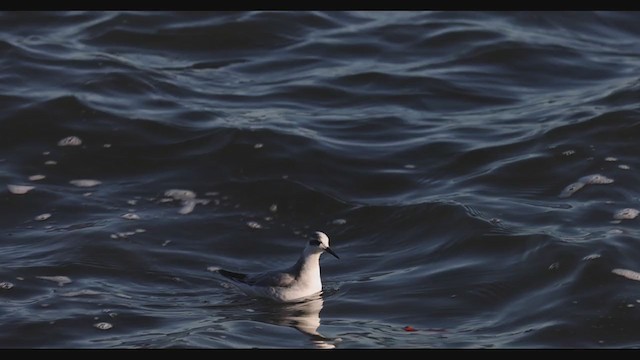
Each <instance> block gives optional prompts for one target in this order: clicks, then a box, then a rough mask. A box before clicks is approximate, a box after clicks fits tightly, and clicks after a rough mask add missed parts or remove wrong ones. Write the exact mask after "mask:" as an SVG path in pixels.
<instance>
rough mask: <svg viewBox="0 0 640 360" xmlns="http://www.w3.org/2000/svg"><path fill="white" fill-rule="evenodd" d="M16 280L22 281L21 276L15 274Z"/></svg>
mask: <svg viewBox="0 0 640 360" xmlns="http://www.w3.org/2000/svg"><path fill="white" fill-rule="evenodd" d="M16 280H20V281H22V280H24V278H23V277H22V276H16Z"/></svg>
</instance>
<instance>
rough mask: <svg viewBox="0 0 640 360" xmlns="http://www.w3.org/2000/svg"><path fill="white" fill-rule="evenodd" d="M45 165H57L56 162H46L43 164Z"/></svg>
mask: <svg viewBox="0 0 640 360" xmlns="http://www.w3.org/2000/svg"><path fill="white" fill-rule="evenodd" d="M44 164H45V165H49V166H53V165H58V162H57V161H54V160H47V161H45V162H44Z"/></svg>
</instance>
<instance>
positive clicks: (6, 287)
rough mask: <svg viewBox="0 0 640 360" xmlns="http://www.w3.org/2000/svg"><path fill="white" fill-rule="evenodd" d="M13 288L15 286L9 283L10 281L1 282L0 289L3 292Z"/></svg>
mask: <svg viewBox="0 0 640 360" xmlns="http://www.w3.org/2000/svg"><path fill="white" fill-rule="evenodd" d="M12 287H13V284H12V283H10V282H8V281H3V282H0V289H2V290H9V289H11V288H12Z"/></svg>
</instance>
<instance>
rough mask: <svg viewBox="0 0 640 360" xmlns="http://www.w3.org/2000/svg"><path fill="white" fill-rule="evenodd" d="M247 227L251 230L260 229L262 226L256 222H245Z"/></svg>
mask: <svg viewBox="0 0 640 360" xmlns="http://www.w3.org/2000/svg"><path fill="white" fill-rule="evenodd" d="M247 226H248V227H250V228H252V229H262V225H260V223H258V222H257V221H247Z"/></svg>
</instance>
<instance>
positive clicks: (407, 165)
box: [404, 164, 416, 169]
mask: <svg viewBox="0 0 640 360" xmlns="http://www.w3.org/2000/svg"><path fill="white" fill-rule="evenodd" d="M404 168H405V169H415V168H416V166H415V165H413V164H406V165H405V166H404Z"/></svg>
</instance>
